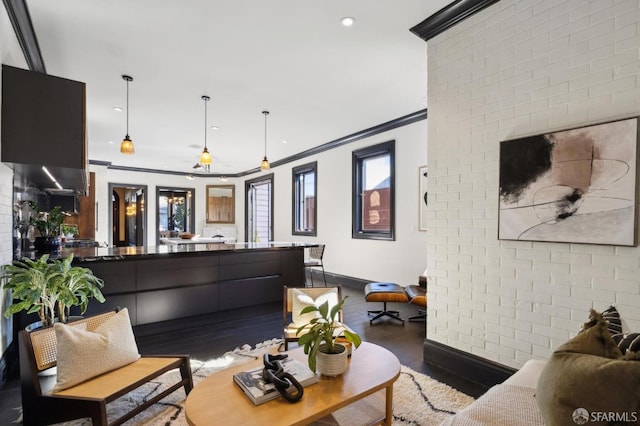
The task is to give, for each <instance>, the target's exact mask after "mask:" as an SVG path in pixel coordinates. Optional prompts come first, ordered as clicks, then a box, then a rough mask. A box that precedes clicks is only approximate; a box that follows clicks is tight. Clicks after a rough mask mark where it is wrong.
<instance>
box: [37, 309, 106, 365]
mask: <svg viewBox="0 0 640 426" xmlns="http://www.w3.org/2000/svg"><path fill="white" fill-rule="evenodd" d="M115 314H116V311H109V312H105V313H104V314H100V315H95V316H92V317H89V318H83V319H81V320H77V321H73V322H70V323H67V325H68V326H71V327H78V328H81V329H83V330H88V331H93V330H95V329H96V328H98V327H99V326H100V325H101V324H102V323H104V322H105V321H106V320H108V319H109V318H111V317H112V316H113V315H115ZM27 335H28V336H29V340H30V341H31V346H32V347H33V354H34V356H35V360H36V365H37V367H38V371H43V370H46V369H48V368H51V367H55V366H56V356H57V352H58V348H57V341H56V332H55V329H54V328H53V327H47V328H42V329H38V330H34V331H32V332H30V333H27Z"/></svg>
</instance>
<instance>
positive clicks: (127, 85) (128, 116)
mask: <svg viewBox="0 0 640 426" xmlns="http://www.w3.org/2000/svg"><path fill="white" fill-rule="evenodd" d="M125 80H126V81H127V136H129V79H128V78H125Z"/></svg>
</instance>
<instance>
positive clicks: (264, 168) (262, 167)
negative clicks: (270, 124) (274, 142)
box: [260, 111, 271, 172]
mask: <svg viewBox="0 0 640 426" xmlns="http://www.w3.org/2000/svg"><path fill="white" fill-rule="evenodd" d="M262 114H264V158H263V159H262V163H260V170H262V171H263V172H266V171H267V170H269V169H270V168H271V166H269V160H267V115H269V111H262Z"/></svg>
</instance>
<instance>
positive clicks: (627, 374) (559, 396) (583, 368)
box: [536, 310, 640, 426]
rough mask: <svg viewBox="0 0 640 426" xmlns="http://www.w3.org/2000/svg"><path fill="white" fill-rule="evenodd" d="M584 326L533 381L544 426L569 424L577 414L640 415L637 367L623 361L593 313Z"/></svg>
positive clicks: (604, 324) (599, 317)
mask: <svg viewBox="0 0 640 426" xmlns="http://www.w3.org/2000/svg"><path fill="white" fill-rule="evenodd" d="M587 324H589V326H588V327H586V328H585V329H584V331H582V332H580V333H579V334H578V335H577V336H576V337H574V338H572V339H570V340H569V341H567V342H566V343H565V344H563V345H561V346H560V347H559V348H558V349H557V350H556V351H555V352H554V353H553V355H552V356H551V359H549V361H548V362H547V364H546V366H545V368H544V369H543V371H542V373H541V375H540V379H539V380H538V384H537V388H536V402H537V403H538V407H539V409H540V412H541V413H542V416H543V417H544V420H545V424H546V425H548V426H554V425H566V424H572V422H573V420H572V419H573V416H574V413H576V415H577V414H578V412H577V411H576V410H578V409H584V410H586V412H587V413H600V412H602V413H627V415H630V414H631V413H638V412H640V387H639V386H638V383H640V362H638V361H632V360H627V359H624V357H623V356H622V353H621V352H620V349H618V347H617V345H616V343H615V342H614V341H613V339H612V337H611V334H610V332H609V330H608V329H607V321H606V320H605V319H604V318H602V315H600V314H598V313H597V312H595V311H593V310H592V311H591V321H589V322H588V323H587ZM621 415H624V414H621Z"/></svg>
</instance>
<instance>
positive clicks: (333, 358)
mask: <svg viewBox="0 0 640 426" xmlns="http://www.w3.org/2000/svg"><path fill="white" fill-rule="evenodd" d="M336 348H340V349H342V352H340V353H338V354H327V353H324V352H323V351H322V350H323V345H321V346H320V347H319V348H318V354H317V356H316V370H317V371H318V373H320V374H322V375H323V376H331V377H335V376H339V375H340V374H342V373H344V372H345V371H347V366H348V364H347V361H348V352H347V348H345V347H344V346H343V345H341V344H336Z"/></svg>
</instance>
